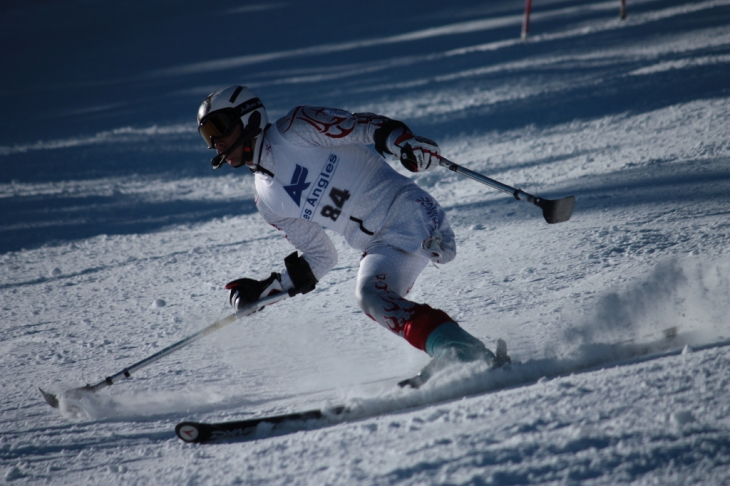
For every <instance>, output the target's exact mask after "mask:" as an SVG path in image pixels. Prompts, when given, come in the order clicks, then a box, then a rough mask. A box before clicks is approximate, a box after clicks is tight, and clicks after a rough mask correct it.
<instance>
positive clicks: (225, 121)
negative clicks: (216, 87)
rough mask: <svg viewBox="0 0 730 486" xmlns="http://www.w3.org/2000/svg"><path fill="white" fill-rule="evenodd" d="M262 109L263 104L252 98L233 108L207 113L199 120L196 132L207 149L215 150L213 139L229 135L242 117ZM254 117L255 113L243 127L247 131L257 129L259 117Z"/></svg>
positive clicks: (259, 122) (259, 121)
mask: <svg viewBox="0 0 730 486" xmlns="http://www.w3.org/2000/svg"><path fill="white" fill-rule="evenodd" d="M263 107H264V104H263V103H261V100H260V99H258V98H253V99H250V100H248V101H247V102H246V103H244V104H242V105H238V106H237V107H235V108H223V109H221V110H216V111H214V112H211V113H208V114H207V115H205V116H204V117H203V119H202V120H200V124H199V125H198V132H199V133H200V135H201V136H202V137H203V140H205V143H206V144H207V145H208V148H209V149H212V148H215V146H214V143H215V140H214V139H216V138H221V137H225V136H228V135H230V134H231V132H233V130H234V129H235V128H236V125H237V124H238V122H239V121H241V118H242V117H243V116H244V115H246V114H248V113H250V112H252V111H255V110H257V109H259V108H263ZM254 115H256V113H254V114H252V115H251V117H250V119H249V123H248V126H247V127H244V128H245V129H247V130H249V131H252V130H255V129H256V128H259V125H260V124H261V116H258V117H254Z"/></svg>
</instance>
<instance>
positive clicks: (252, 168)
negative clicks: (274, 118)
mask: <svg viewBox="0 0 730 486" xmlns="http://www.w3.org/2000/svg"><path fill="white" fill-rule="evenodd" d="M270 127H271V123H269V124H268V125H266V128H264V134H266V131H267V130H268V129H269V128H270ZM262 137H263V135H262ZM262 153H263V151H262V150H259V156H258V159H257V160H256V164H255V165H253V166H250V165H247V166H246V167H248V168H249V170H250V171H251V172H252V173H254V174H255V173H257V172H261V173H262V174H266V175H267V176H269V177H275V176H274V173H273V172H271V171H270V170H266V169H264V168H263V167H261V154H262Z"/></svg>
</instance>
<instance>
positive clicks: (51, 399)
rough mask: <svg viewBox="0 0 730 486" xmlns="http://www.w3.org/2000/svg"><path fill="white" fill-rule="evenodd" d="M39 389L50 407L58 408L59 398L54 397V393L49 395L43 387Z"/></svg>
mask: <svg viewBox="0 0 730 486" xmlns="http://www.w3.org/2000/svg"><path fill="white" fill-rule="evenodd" d="M38 389H39V390H40V391H41V395H43V398H45V399H46V402H48V405H50V406H52V407H53V408H58V406H59V404H58V397H57V396H56V395H54V394H53V393H48V392H47V391H45V390H43V388H41V387H38Z"/></svg>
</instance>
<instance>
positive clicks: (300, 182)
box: [284, 164, 311, 206]
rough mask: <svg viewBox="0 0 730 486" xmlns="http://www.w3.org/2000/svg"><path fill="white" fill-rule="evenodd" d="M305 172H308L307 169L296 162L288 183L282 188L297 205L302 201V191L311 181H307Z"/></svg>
mask: <svg viewBox="0 0 730 486" xmlns="http://www.w3.org/2000/svg"><path fill="white" fill-rule="evenodd" d="M307 174H309V170H308V169H307V168H306V167H302V166H301V165H299V164H297V167H296V169H294V175H293V176H292V178H291V183H290V185H288V186H284V190H285V191H286V192H287V194H289V196H290V197H291V198H292V200H294V202H295V203H296V205H297V206H299V204H300V203H301V201H302V193H303V192H304V191H306V190H307V188H308V187H309V186H310V185H311V182H307Z"/></svg>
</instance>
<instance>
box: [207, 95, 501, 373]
mask: <svg viewBox="0 0 730 486" xmlns="http://www.w3.org/2000/svg"><path fill="white" fill-rule="evenodd" d="M198 131H199V132H200V134H201V135H202V136H203V139H204V140H205V142H206V144H207V146H208V148H209V149H215V150H216V151H217V156H216V157H214V158H213V160H212V161H211V163H212V165H213V168H216V169H217V168H219V167H220V166H222V165H223V164H224V163H226V162H227V163H228V165H230V166H231V167H234V168H238V167H243V166H245V167H247V168H249V169H250V170H251V171H252V172H253V173H254V176H255V186H256V207H257V208H258V211H259V212H260V213H261V215H262V216H263V218H264V219H265V220H266V222H268V223H269V224H271V225H272V226H274V227H275V228H277V229H279V230H280V231H282V232H283V233H284V235H285V237H286V238H287V239H288V240H289V242H290V243H292V245H294V247H295V248H296V249H297V250H299V251H301V252H302V254H301V255H299V254H298V253H297V251H295V252H294V253H292V254H291V255H289V256H288V257H286V258H285V259H284V266H285V269H284V270H282V271H280V272H273V273H272V274H271V275H270V276H269V277H267V278H264V279H262V280H255V279H251V278H242V279H238V280H234V281H232V282H230V283H228V284H227V285H226V289H228V290H229V302H230V303H231V305H232V306H233V307H234V308H241V307H243V306H245V305H247V304H249V303H251V302H255V301H257V300H259V299H260V298H262V297H264V296H267V295H271V294H272V293H275V292H282V291H289V292H290V294H298V293H302V294H305V293H307V292H310V291H311V290H313V289H314V288H315V285H316V284H317V283H318V281H319V280H321V279H322V277H324V275H325V274H326V273H327V272H328V271H330V270H331V269H332V268H333V267H334V265H335V264H336V263H337V252H336V249H335V247H334V245H333V243H332V241H331V240H330V239H329V237H328V236H327V235H326V233H325V232H324V229H323V228H327V229H330V230H332V231H335V232H337V233H340V234H342V235H343V236H344V237H345V239H346V241H347V242H348V243H349V244H350V245H351V246H352V247H353V248H355V249H358V250H361V251H362V252H363V257H362V259H361V260H360V269H359V272H358V276H357V286H356V291H355V295H356V298H357V302H358V304H359V306H360V308H361V309H362V310H363V312H365V314H366V315H367V316H368V317H370V318H371V319H373V320H375V321H377V322H378V323H379V324H381V325H382V326H384V327H386V328H387V329H389V330H391V331H392V332H394V333H396V334H398V335H400V336H402V337H403V338H405V339H406V340H407V341H408V342H409V343H410V344H411V345H413V346H415V347H416V348H418V349H420V350H423V351H425V352H426V353H428V354H429V355H430V356H432V357H434V358H437V359H434V360H432V363H441V362H451V361H454V360H458V361H474V360H478V359H483V360H485V361H487V362H488V363H489V364H490V365H491V366H499V365H501V364H502V361H504V357H501V358H500V359H497V357H496V356H495V354H494V353H492V352H491V351H490V350H489V349H487V348H486V347H485V346H484V344H483V343H482V342H481V341H479V340H478V339H476V338H475V337H473V336H472V335H470V334H469V333H468V332H466V331H465V330H464V329H462V328H461V327H460V326H459V325H458V324H457V323H456V321H455V320H454V319H453V318H451V317H449V315H448V314H446V313H445V312H444V311H442V310H439V309H434V308H431V307H430V306H429V305H427V304H419V303H416V302H412V301H410V300H407V299H406V298H405V296H406V294H408V292H409V290H410V289H411V287H412V286H413V284H414V282H415V280H416V278H417V277H418V275H419V274H420V273H421V272H422V271H423V270H424V269H425V268H426V265H427V264H428V263H429V262H430V261H432V262H435V263H448V262H450V261H451V260H453V259H454V257H455V256H456V245H455V242H454V233H453V231H452V230H451V227H450V226H449V223H448V222H447V220H446V215H445V214H444V211H443V210H442V208H441V207H440V206H439V204H438V203H437V202H436V201H435V200H434V199H433V197H431V196H430V195H429V194H428V193H427V192H425V191H424V190H422V189H421V188H419V187H418V186H417V185H416V184H415V183H414V182H413V181H411V180H410V179H408V178H407V177H404V176H402V175H400V174H399V173H398V172H396V171H395V170H394V169H393V168H392V167H390V166H389V165H388V164H387V163H386V161H385V159H384V158H383V157H384V156H385V154H391V155H395V156H397V157H398V158H399V159H400V161H401V162H402V163H403V165H404V166H405V167H406V168H407V169H408V170H409V171H411V172H424V171H428V170H432V169H434V168H435V167H437V166H438V165H439V154H440V151H439V147H438V145H437V144H436V143H435V142H433V141H431V140H428V139H426V138H423V137H419V136H416V135H414V134H413V133H412V132H411V131H410V130H409V129H408V127H407V126H406V125H405V124H404V123H402V122H400V121H396V120H392V119H389V118H387V117H384V116H379V115H375V114H372V113H349V112H347V111H344V110H338V109H330V108H321V107H312V106H299V107H296V108H294V109H293V110H291V111H290V112H289V113H288V114H287V115H286V116H284V117H283V118H280V119H279V120H277V121H276V122H275V123H274V124H270V123H269V121H268V117H267V113H266V109H265V108H264V105H263V103H262V102H261V100H260V99H259V98H258V97H257V96H256V95H255V94H254V93H253V92H252V91H251V90H250V89H248V88H246V87H245V86H230V87H227V88H222V89H219V90H216V91H214V92H213V93H211V94H210V95H209V96H208V97H207V98H206V99H205V100H204V101H203V103H202V104H201V105H200V108H199V110H198ZM370 144H374V147H375V150H376V151H377V152H379V154H378V153H375V152H374V151H373V150H371V149H370V148H368V147H367V145H370ZM499 354H500V353H499V352H498V355H499ZM507 359H508V358H507ZM427 368H428V367H427ZM434 369H436V368H435V366H434V365H432V368H431V369H429V370H427V369H424V372H422V373H421V375H419V376H420V377H421V378H422V381H425V379H428V376H429V375H430V373H431V372H432V371H433V370H434ZM413 385H414V386H415V384H413Z"/></svg>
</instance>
